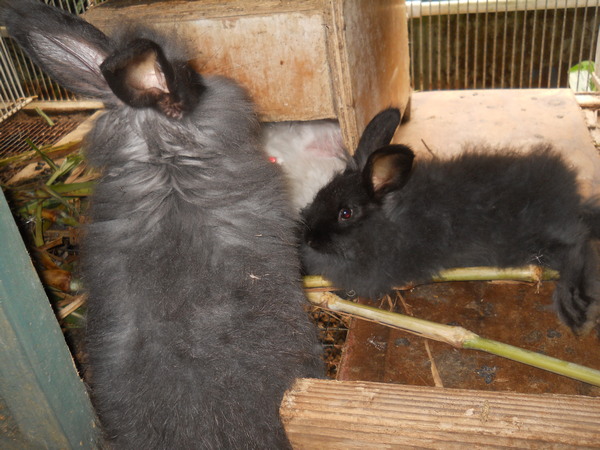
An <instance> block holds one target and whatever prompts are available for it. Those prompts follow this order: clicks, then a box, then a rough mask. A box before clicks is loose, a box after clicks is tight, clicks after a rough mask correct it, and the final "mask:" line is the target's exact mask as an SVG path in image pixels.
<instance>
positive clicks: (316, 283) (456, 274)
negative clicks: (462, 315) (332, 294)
mask: <svg viewBox="0 0 600 450" xmlns="http://www.w3.org/2000/svg"><path fill="white" fill-rule="evenodd" d="M558 278H559V273H558V272H557V271H556V270H552V269H548V268H546V267H540V266H535V265H529V266H522V267H507V268H498V267H458V268H455V269H446V270H441V271H440V273H439V274H438V275H437V276H435V277H433V278H432V279H431V280H430V282H434V283H442V282H446V281H488V280H513V281H525V282H530V283H539V282H540V281H549V280H557V279H558ZM415 285H416V284H414V283H412V284H409V285H407V286H397V287H396V288H395V289H399V290H405V289H412V288H413V287H415ZM304 288H306V289H320V288H330V289H331V290H336V289H335V288H334V286H333V283H331V282H330V281H329V280H326V279H325V278H323V277H320V276H317V275H309V276H306V277H304Z"/></svg>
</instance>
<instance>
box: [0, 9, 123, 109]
mask: <svg viewBox="0 0 600 450" xmlns="http://www.w3.org/2000/svg"><path fill="white" fill-rule="evenodd" d="M0 18H1V19H2V21H3V22H4V24H5V25H6V27H7V28H8V33H9V35H10V36H11V37H12V38H14V39H15V40H16V41H17V43H18V44H19V45H20V46H21V47H22V48H23V49H24V50H25V51H26V52H27V54H28V55H29V56H30V57H31V59H33V60H34V61H35V63H36V64H38V65H39V66H40V67H41V68H42V69H43V70H44V71H45V72H46V73H47V74H48V75H50V76H51V77H52V78H53V79H55V80H56V81H57V82H59V83H60V84H61V85H63V86H64V87H66V88H67V89H69V90H71V91H73V92H76V93H78V94H82V95H84V96H87V97H92V98H96V99H100V100H103V101H105V102H108V103H114V102H116V101H117V99H116V98H115V96H114V94H113V93H112V91H111V90H110V89H109V87H108V84H107V83H106V81H105V79H104V77H103V76H102V73H101V71H100V64H101V63H102V61H104V59H105V58H106V57H107V56H108V54H109V53H110V51H111V44H110V40H109V39H108V38H107V37H106V35H104V33H102V32H101V31H100V30H98V29H97V28H95V27H93V26H92V25H90V24H89V23H87V22H85V21H84V20H82V19H80V18H78V17H77V16H74V15H71V14H69V13H67V12H65V11H62V10H60V9H58V8H53V7H50V6H48V5H46V4H45V3H43V2H40V1H37V0H4V1H2V2H1V3H0Z"/></svg>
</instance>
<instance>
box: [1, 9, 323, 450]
mask: <svg viewBox="0 0 600 450" xmlns="http://www.w3.org/2000/svg"><path fill="white" fill-rule="evenodd" d="M1 14H2V17H3V18H4V19H5V21H6V22H7V24H8V29H9V32H10V33H11V34H13V35H14V36H16V37H17V40H18V41H19V43H20V44H21V45H22V46H23V47H24V48H25V50H27V51H28V52H29V53H30V54H31V55H32V56H33V57H34V58H35V59H36V60H37V61H38V62H39V63H40V64H41V65H42V66H43V67H44V68H50V69H49V70H50V72H51V74H52V75H53V76H54V77H55V78H57V80H58V81H59V82H60V81H62V82H64V84H66V87H68V88H71V89H74V88H75V89H77V88H78V87H80V86H81V85H83V84H85V83H86V82H89V83H96V86H95V87H94V88H93V89H87V88H82V91H83V92H85V93H87V94H89V93H90V92H92V91H93V92H97V91H101V92H100V93H99V94H97V97H99V98H102V99H105V100H107V104H108V105H109V106H110V105H112V107H111V108H110V109H108V110H107V111H106V112H105V113H104V115H103V116H102V117H101V118H99V120H98V121H97V123H96V125H95V128H94V129H93V130H92V131H91V132H90V134H89V135H88V138H87V142H86V148H87V157H88V159H89V161H90V163H91V164H93V165H94V166H96V167H98V168H101V169H102V177H101V179H100V180H99V182H98V184H97V187H96V189H95V192H94V196H93V200H92V203H91V210H90V216H91V223H90V225H89V226H88V227H87V229H86V235H85V239H84V252H83V255H82V260H83V269H84V281H85V284H86V287H87V289H88V291H89V301H88V304H89V309H88V330H87V332H88V340H87V350H88V352H89V365H90V372H91V386H92V391H91V392H92V397H93V401H94V405H95V407H96V409H97V412H98V414H99V418H100V421H101V424H102V426H103V429H104V431H105V437H106V443H107V446H109V447H111V448H123V449H125V448H128V449H131V448H143V449H150V448H165V449H167V448H168V449H176V448H177V449H185V448H210V449H212V448H215V449H216V448H288V447H289V442H288V440H287V437H286V436H285V432H284V429H283V427H282V424H281V422H280V419H279V405H280V402H281V399H282V396H283V393H284V392H285V390H286V389H288V388H289V387H290V386H291V385H292V383H293V381H294V380H295V379H296V378H298V377H319V376H322V374H323V367H322V362H321V361H320V347H319V345H318V343H317V339H316V331H315V328H314V326H313V325H312V324H311V323H310V322H309V319H308V317H307V315H306V313H305V312H304V311H303V305H304V304H305V298H304V294H303V292H302V289H301V285H300V275H299V262H298V256H297V245H296V240H295V236H294V233H293V229H294V221H293V213H292V211H291V208H290V207H289V206H288V204H287V200H286V197H285V193H284V181H283V179H282V175H281V173H280V171H279V169H278V167H277V166H276V165H274V164H271V163H269V162H268V160H267V158H266V156H265V155H264V154H263V152H262V150H261V148H260V146H259V139H260V136H259V133H260V127H259V123H258V121H257V118H256V114H255V113H254V107H253V105H252V103H251V102H250V100H249V99H248V96H247V95H246V93H245V92H244V91H243V90H242V89H241V88H240V87H239V86H238V85H237V84H235V83H233V82H232V81H230V80H227V79H224V78H218V77H214V78H198V80H196V79H195V78H193V79H192V81H193V82H194V83H202V85H203V86H202V88H203V91H202V94H201V95H200V96H199V99H198V102H197V104H196V103H194V105H195V106H194V108H193V109H192V110H190V111H188V110H186V109H185V107H184V108H183V109H182V111H183V113H182V115H181V118H173V117H168V116H167V114H163V113H162V112H161V110H159V109H158V108H159V107H156V108H154V107H149V108H133V107H131V106H129V105H126V104H123V102H122V101H120V100H119V99H117V98H116V97H115V96H114V95H113V94H112V93H111V91H110V90H109V89H108V86H102V83H100V82H99V81H98V67H97V66H95V65H94V64H97V63H98V61H101V60H102V58H101V57H100V56H101V55H100V54H88V55H84V57H86V58H87V60H86V62H85V64H83V66H86V65H87V66H89V68H90V70H89V71H88V70H82V69H81V68H80V67H77V68H75V67H73V66H72V64H71V63H72V61H71V58H67V57H66V56H65V55H64V53H63V52H62V51H56V52H54V51H53V52H52V56H48V55H47V54H41V53H37V50H38V48H39V46H38V45H35V46H32V45H30V44H31V42H33V41H35V42H39V41H40V38H44V37H45V38H48V39H54V40H60V41H61V42H62V43H63V45H62V47H69V48H81V45H82V44H81V42H82V41H86V40H87V39H91V40H92V41H93V40H94V39H100V41H101V44H102V45H96V44H97V43H96V42H91V43H90V42H88V43H87V45H86V48H95V47H103V48H108V49H110V50H111V51H113V49H116V50H114V52H120V51H125V50H124V49H126V48H127V42H126V41H125V40H124V41H122V42H123V45H122V47H120V45H121V42H115V41H111V40H109V39H108V38H105V37H102V36H103V35H101V33H100V32H99V31H97V30H95V29H94V28H93V27H91V26H90V25H88V24H86V23H85V22H83V21H81V20H79V19H74V18H73V17H72V16H69V15H67V14H66V13H61V12H57V10H55V9H53V8H49V7H47V6H46V5H44V4H42V3H40V2H35V1H29V0H27V1H16V0H14V1H13V0H9V1H5V2H4V3H2V9H1ZM42 16H43V17H44V20H40V19H41V18H42ZM74 23H75V24H76V26H75V27H73V26H72V25H73V24H74ZM17 29H18V30H19V31H18V32H16V31H15V30H17ZM144 33H145V34H144V37H145V38H146V39H148V38H150V39H152V40H154V42H156V43H158V44H159V46H161V47H162V50H163V51H164V53H165V55H166V58H167V59H169V61H171V62H173V66H174V67H175V70H179V69H178V68H179V67H180V66H178V64H181V63H179V62H177V61H172V60H171V59H170V58H171V54H170V53H169V50H168V46H165V45H163V42H161V38H160V36H157V35H155V34H152V33H151V32H148V31H145V32H144ZM134 37H137V36H132V37H130V38H129V39H132V38H134ZM123 39H125V38H123ZM47 58H52V61H49V60H48V59H47ZM69 70H70V71H71V72H72V71H79V73H77V74H76V76H73V75H74V74H72V73H70V75H69V76H67V77H62V76H61V74H62V73H63V72H64V71H69ZM184 75H189V74H188V73H187V72H185V73H184ZM73 80H75V81H73ZM185 81H186V80H184V82H185ZM180 82H181V78H178V79H177V80H176V83H180ZM175 87H176V88H179V86H177V85H175ZM192 87H193V88H194V89H196V88H197V87H198V86H195V87H194V86H192ZM171 94H172V92H170V93H169V95H171ZM173 104H175V108H178V107H179V104H177V103H176V102H175V101H174V102H173ZM171 106H172V104H169V107H171ZM176 112H180V111H178V110H177V111H176Z"/></svg>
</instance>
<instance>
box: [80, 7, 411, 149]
mask: <svg viewBox="0 0 600 450" xmlns="http://www.w3.org/2000/svg"><path fill="white" fill-rule="evenodd" d="M84 18H85V19H86V20H88V21H89V22H91V23H92V24H94V25H95V26H97V27H98V28H100V29H101V30H103V31H105V32H107V33H111V32H112V31H113V30H114V28H115V27H116V26H117V25H119V24H120V23H122V22H131V21H133V22H141V23H144V22H145V23H149V24H152V25H153V26H158V27H163V28H165V29H169V30H170V29H172V28H173V27H174V26H175V27H176V28H177V30H176V33H177V35H178V36H179V37H178V38H179V39H183V40H186V41H187V42H188V44H189V47H190V55H189V59H190V61H191V62H192V64H193V66H194V67H195V68H196V69H197V70H198V71H199V72H201V73H206V74H218V75H226V76H228V77H231V78H233V79H235V80H237V81H238V82H239V83H241V84H242V85H243V86H245V87H246V88H247V89H248V90H249V92H250V94H251V95H252V97H253V99H254V101H255V102H256V103H257V106H258V110H259V113H260V115H261V118H262V119H263V120H267V121H284V120H313V119H323V118H337V119H338V120H339V121H340V124H341V127H342V133H343V136H344V142H345V144H346V146H347V147H348V148H349V149H354V148H355V146H356V143H357V141H358V136H359V134H360V132H362V129H363V128H364V126H365V124H366V123H367V122H368V121H369V120H370V119H371V117H373V115H374V114H375V113H376V112H378V111H379V110H381V109H383V108H385V107H388V106H390V105H394V106H399V107H400V108H401V109H402V110H403V111H404V109H406V105H407V103H408V98H409V93H410V86H409V77H410V75H409V54H408V26H407V20H406V8H405V5H404V0H377V1H373V0H304V1H297V2H296V1H295V2H281V1H260V0H248V1H242V0H233V1H228V2H220V1H215V0H190V1H165V0H156V1H153V2H150V3H147V2H144V3H143V4H140V3H139V2H135V1H128V0H120V1H119V0H109V1H108V2H105V3H102V4H100V5H99V6H97V7H95V8H91V9H90V10H89V11H88V12H86V14H85V15H84Z"/></svg>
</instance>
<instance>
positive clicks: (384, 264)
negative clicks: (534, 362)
mask: <svg viewBox="0 0 600 450" xmlns="http://www.w3.org/2000/svg"><path fill="white" fill-rule="evenodd" d="M399 119H400V113H399V111H398V110H397V109H388V110H385V111H382V112H381V113H379V114H378V115H377V116H376V117H375V118H373V120H372V121H371V123H369V125H368V126H367V127H366V129H365V131H364V134H363V135H362V137H361V139H360V142H359V144H358V148H357V150H356V153H355V155H354V158H353V160H352V161H351V162H350V163H349V165H348V167H347V169H346V170H345V172H343V173H342V174H340V175H338V176H337V177H335V178H334V179H333V180H332V181H331V183H330V184H328V185H327V186H325V187H324V188H323V189H322V190H321V191H319V192H318V194H317V195H316V197H315V199H314V201H313V203H312V204H311V205H309V206H308V207H307V208H306V209H305V210H304V211H303V221H304V224H305V229H304V233H303V244H302V258H303V263H304V266H305V269H306V271H307V272H308V273H310V274H320V275H323V276H325V277H326V278H328V279H330V280H331V281H332V282H333V283H334V284H335V285H337V286H338V287H340V288H344V289H347V290H354V291H355V292H356V293H357V294H358V295H363V296H377V295H380V294H385V293H388V292H389V291H390V290H391V289H392V287H393V286H399V285H403V284H405V283H408V282H419V281H426V280H428V279H430V278H431V277H432V276H434V275H435V274H436V273H438V272H439V271H440V270H441V269H447V268H453V267H464V266H483V265H490V266H500V267H507V266H516V265H523V264H538V265H542V266H548V267H551V268H553V269H556V270H558V271H559V272H560V280H559V281H558V282H557V285H556V290H555V293H554V300H555V306H556V308H557V310H558V314H559V315H560V317H561V318H562V319H563V320H564V322H565V323H566V324H567V325H569V326H570V327H571V328H572V329H573V330H574V331H576V332H585V331H587V330H589V328H591V327H593V326H594V324H595V322H596V320H597V317H598V315H599V313H600V279H599V277H600V272H599V270H600V268H599V263H598V261H599V259H598V254H597V251H596V248H595V246H594V245H593V243H592V242H590V239H591V238H597V237H599V236H600V227H599V226H598V225H600V219H599V218H600V210H599V209H598V208H597V207H596V206H595V205H593V204H592V203H589V202H585V201H583V200H582V198H581V197H580V195H579V193H578V190H577V182H576V173H575V172H574V171H573V170H571V169H569V168H568V167H567V166H566V165H565V163H564V161H563V160H562V158H561V157H560V156H559V155H558V154H557V153H555V152H554V151H553V150H552V148H551V146H550V145H537V146H535V147H534V148H532V149H531V152H530V153H529V154H527V155H519V154H517V153H516V152H515V151H514V150H512V149H510V148H497V149H490V148H477V147H474V148H468V149H465V152H464V153H463V154H461V155H460V156H457V157H455V158H451V159H447V160H443V159H439V158H435V159H431V160H423V161H418V162H416V163H415V164H414V166H413V159H414V154H413V152H412V151H411V150H410V148H408V147H406V146H404V145H389V143H390V141H391V139H392V137H393V134H394V131H395V130H396V127H397V126H398V123H399Z"/></svg>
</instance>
